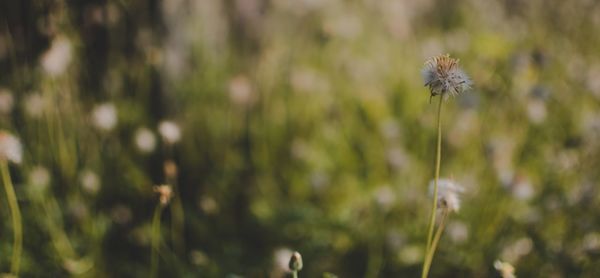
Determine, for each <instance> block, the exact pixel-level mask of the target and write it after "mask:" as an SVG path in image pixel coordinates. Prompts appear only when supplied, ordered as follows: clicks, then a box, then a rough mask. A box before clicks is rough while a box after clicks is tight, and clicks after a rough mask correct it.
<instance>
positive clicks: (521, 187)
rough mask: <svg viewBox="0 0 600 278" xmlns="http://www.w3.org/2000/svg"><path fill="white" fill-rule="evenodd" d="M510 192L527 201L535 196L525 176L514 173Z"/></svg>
mask: <svg viewBox="0 0 600 278" xmlns="http://www.w3.org/2000/svg"><path fill="white" fill-rule="evenodd" d="M512 194H513V196H515V198H517V199H519V200H522V201H528V200H531V198H533V197H534V196H535V190H534V188H533V185H532V184H531V181H529V179H528V178H527V177H525V176H522V175H516V176H515V177H514V180H513V183H512Z"/></svg>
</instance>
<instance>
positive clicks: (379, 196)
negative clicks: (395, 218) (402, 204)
mask: <svg viewBox="0 0 600 278" xmlns="http://www.w3.org/2000/svg"><path fill="white" fill-rule="evenodd" d="M374 195H375V201H376V202H377V204H379V205H380V206H381V207H382V208H384V209H389V208H390V207H392V205H393V204H394V202H395V201H396V193H395V192H394V190H393V189H392V187H391V186H389V185H383V186H380V187H378V188H377V189H376V190H375V192H374Z"/></svg>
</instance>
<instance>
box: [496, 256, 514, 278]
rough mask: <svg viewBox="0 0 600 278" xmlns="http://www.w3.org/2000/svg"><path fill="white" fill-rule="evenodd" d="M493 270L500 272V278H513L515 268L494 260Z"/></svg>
mask: <svg viewBox="0 0 600 278" xmlns="http://www.w3.org/2000/svg"><path fill="white" fill-rule="evenodd" d="M494 268H495V269H496V270H498V272H500V276H502V278H515V277H516V276H515V267H514V266H512V265H511V264H510V263H507V262H503V261H500V260H496V261H495V262H494Z"/></svg>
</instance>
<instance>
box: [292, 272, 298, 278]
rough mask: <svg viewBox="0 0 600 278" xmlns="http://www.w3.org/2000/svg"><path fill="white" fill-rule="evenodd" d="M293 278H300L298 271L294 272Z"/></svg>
mask: <svg viewBox="0 0 600 278" xmlns="http://www.w3.org/2000/svg"><path fill="white" fill-rule="evenodd" d="M292 278H298V270H294V271H292Z"/></svg>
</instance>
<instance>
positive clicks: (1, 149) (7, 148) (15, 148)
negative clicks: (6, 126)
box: [0, 130, 23, 164]
mask: <svg viewBox="0 0 600 278" xmlns="http://www.w3.org/2000/svg"><path fill="white" fill-rule="evenodd" d="M0 160H6V161H10V162H13V163H16V164H20V163H21V162H22V161H23V149H22V146H21V141H19V138H17V137H16V136H14V135H12V134H10V133H8V132H6V131H4V130H2V131H0Z"/></svg>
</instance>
